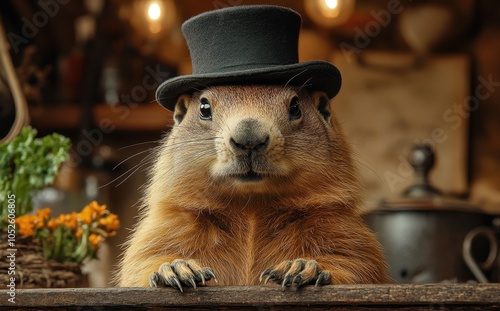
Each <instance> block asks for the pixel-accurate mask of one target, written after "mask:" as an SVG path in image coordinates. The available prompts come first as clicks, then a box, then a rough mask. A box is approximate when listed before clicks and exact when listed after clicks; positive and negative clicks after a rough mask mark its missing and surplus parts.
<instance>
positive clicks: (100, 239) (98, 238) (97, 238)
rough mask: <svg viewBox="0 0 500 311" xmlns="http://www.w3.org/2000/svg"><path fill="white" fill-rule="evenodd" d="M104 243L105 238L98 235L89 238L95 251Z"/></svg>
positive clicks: (93, 234)
mask: <svg viewBox="0 0 500 311" xmlns="http://www.w3.org/2000/svg"><path fill="white" fill-rule="evenodd" d="M103 241H104V238H103V237H102V236H100V235H98V234H95V233H92V234H91V235H90V236H89V243H90V245H92V247H93V248H94V249H97V248H98V247H99V244H101V242H103Z"/></svg>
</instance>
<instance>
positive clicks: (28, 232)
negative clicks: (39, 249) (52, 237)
mask: <svg viewBox="0 0 500 311" xmlns="http://www.w3.org/2000/svg"><path fill="white" fill-rule="evenodd" d="M36 221H37V216H35V215H23V216H21V217H18V218H17V219H16V224H17V225H18V228H19V231H18V233H19V234H20V235H22V236H32V235H33V234H35V224H36Z"/></svg>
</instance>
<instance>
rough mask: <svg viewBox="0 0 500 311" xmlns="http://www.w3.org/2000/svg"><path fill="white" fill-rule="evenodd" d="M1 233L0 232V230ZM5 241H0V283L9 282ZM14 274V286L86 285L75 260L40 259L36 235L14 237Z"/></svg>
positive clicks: (39, 247)
mask: <svg viewBox="0 0 500 311" xmlns="http://www.w3.org/2000/svg"><path fill="white" fill-rule="evenodd" d="M1 233H2V236H6V235H4V232H1ZM8 249H9V246H8V244H7V242H0V254H1V257H0V271H1V273H0V283H1V284H9V280H10V278H11V277H12V275H8V269H9V266H10V259H9V258H8V257H7V256H8V255H9V254H10V252H9V251H8ZM15 263H16V265H15V269H16V270H15V271H16V273H15V278H16V287H17V288H49V287H50V288H62V287H86V286H88V281H87V277H86V275H83V274H82V271H81V269H80V265H79V264H77V263H60V262H57V261H55V260H53V259H48V260H47V259H44V258H43V252H42V246H41V245H40V242H39V241H38V240H36V239H31V238H18V239H17V240H16V261H15Z"/></svg>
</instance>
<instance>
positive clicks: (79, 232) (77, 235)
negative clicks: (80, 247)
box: [75, 228, 83, 239]
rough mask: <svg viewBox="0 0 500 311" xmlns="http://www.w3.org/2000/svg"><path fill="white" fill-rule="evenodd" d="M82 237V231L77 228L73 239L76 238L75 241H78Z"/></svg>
mask: <svg viewBox="0 0 500 311" xmlns="http://www.w3.org/2000/svg"><path fill="white" fill-rule="evenodd" d="M82 235H83V230H82V228H78V230H77V231H76V233H75V237H76V238H77V239H79V238H81V237H82Z"/></svg>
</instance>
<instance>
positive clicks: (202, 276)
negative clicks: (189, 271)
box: [197, 271, 205, 286]
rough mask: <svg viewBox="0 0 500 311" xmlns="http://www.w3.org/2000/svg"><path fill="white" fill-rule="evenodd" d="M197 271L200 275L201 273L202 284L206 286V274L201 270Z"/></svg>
mask: <svg viewBox="0 0 500 311" xmlns="http://www.w3.org/2000/svg"><path fill="white" fill-rule="evenodd" d="M197 272H198V275H199V277H200V279H201V284H202V285H203V286H205V276H204V275H203V273H201V272H200V271H197Z"/></svg>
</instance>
